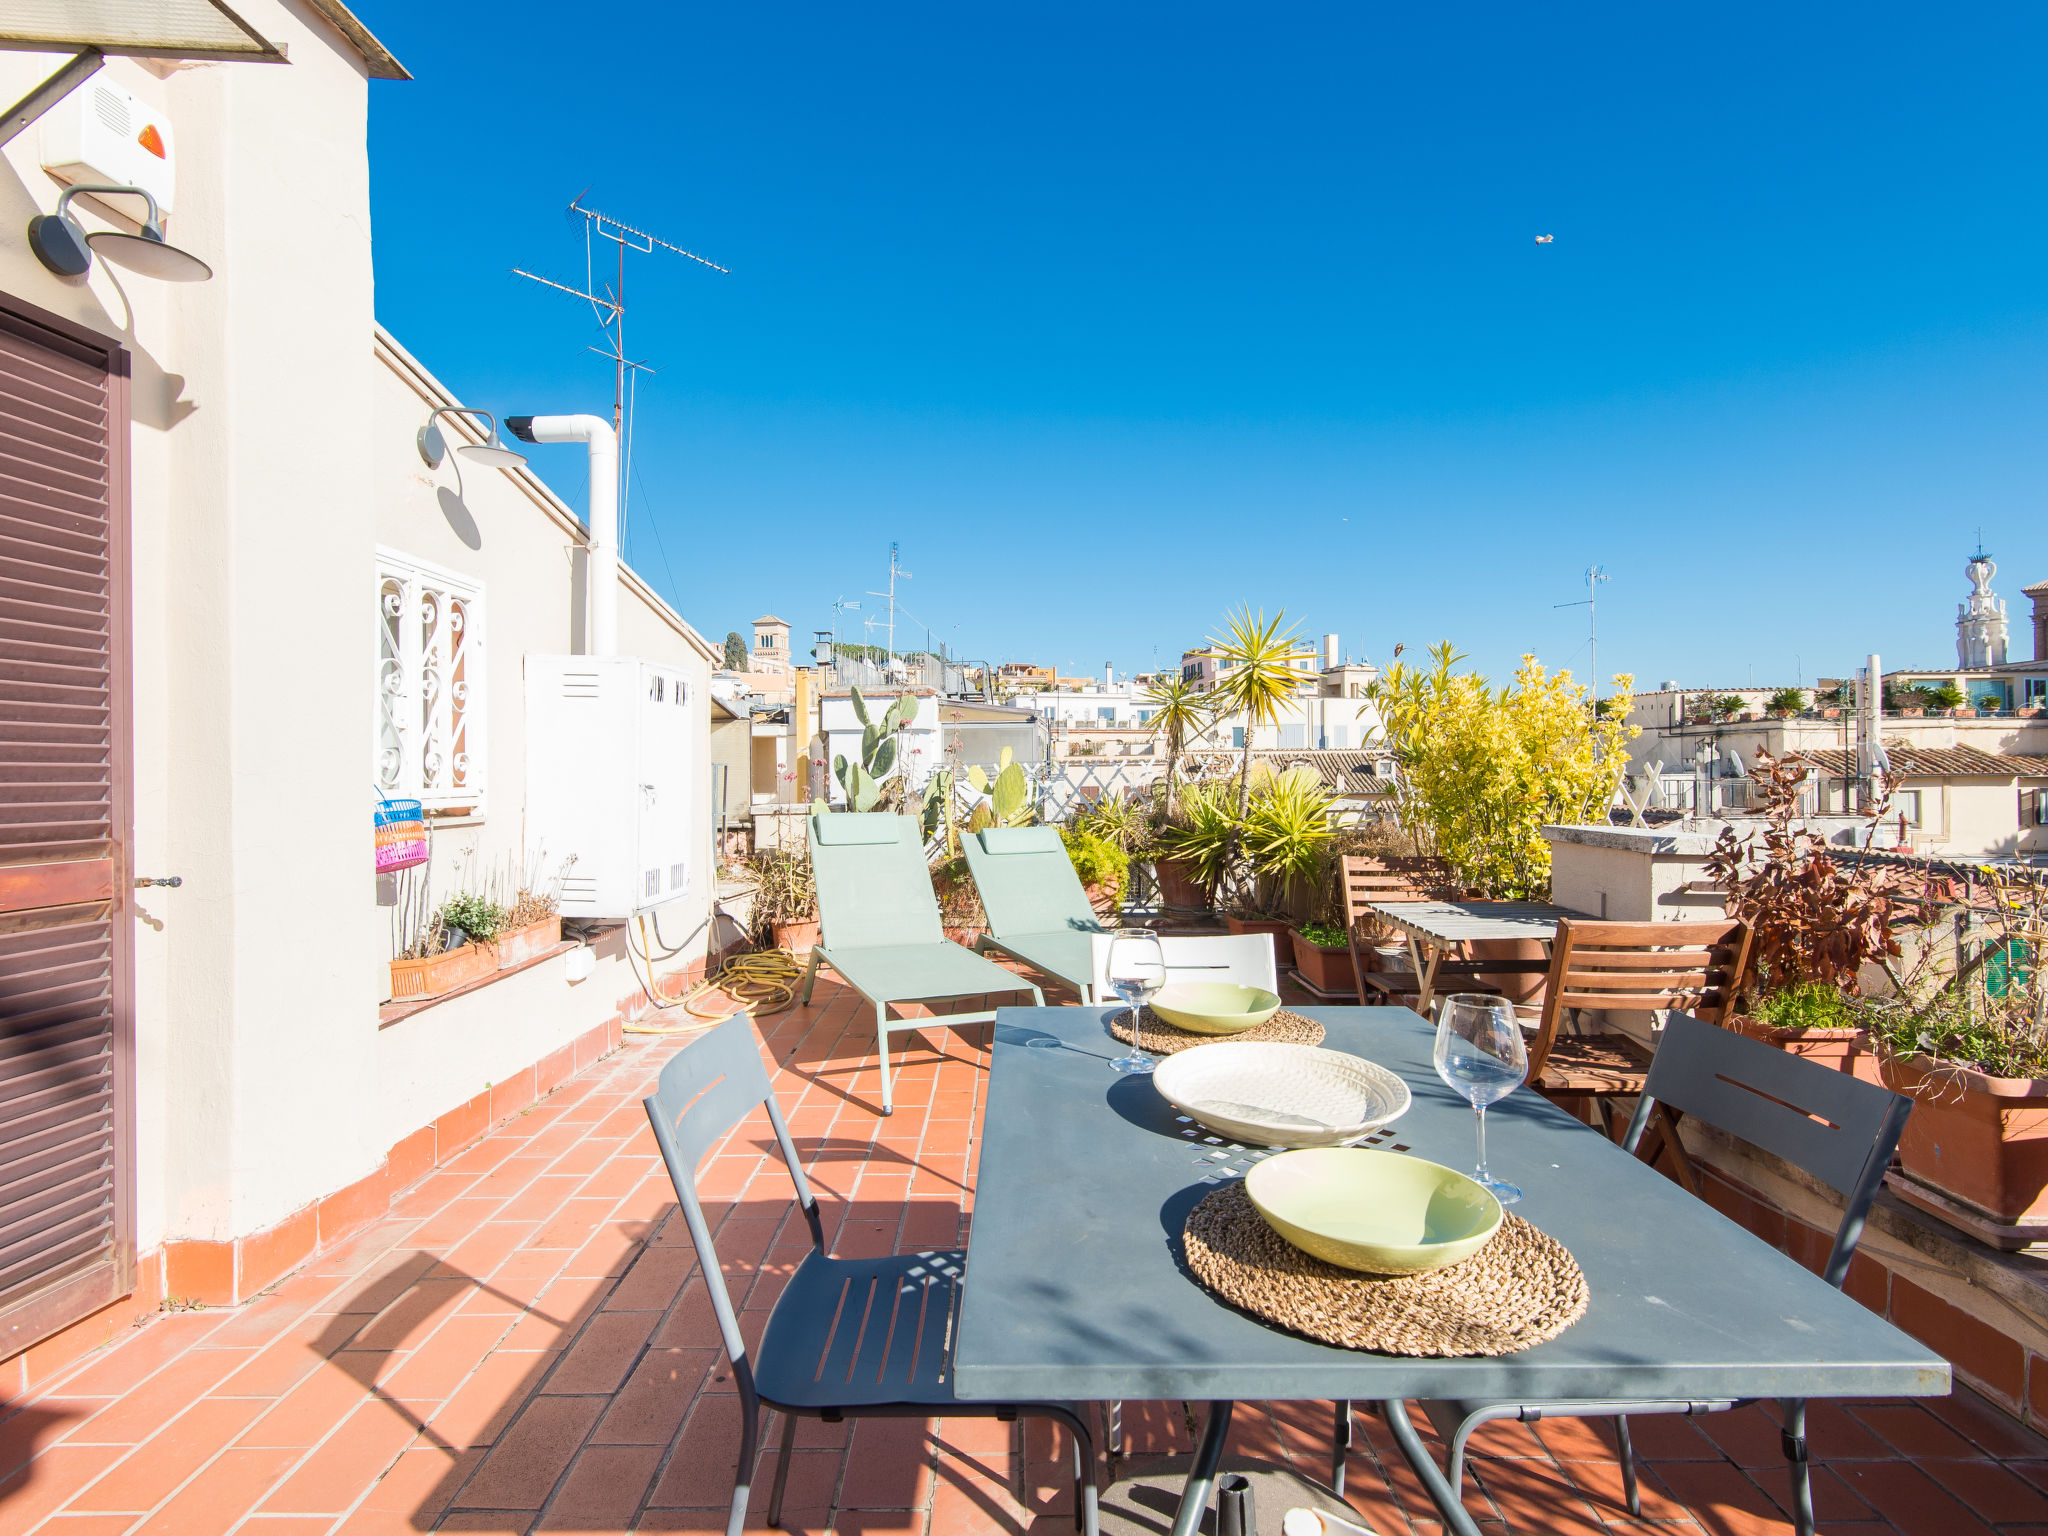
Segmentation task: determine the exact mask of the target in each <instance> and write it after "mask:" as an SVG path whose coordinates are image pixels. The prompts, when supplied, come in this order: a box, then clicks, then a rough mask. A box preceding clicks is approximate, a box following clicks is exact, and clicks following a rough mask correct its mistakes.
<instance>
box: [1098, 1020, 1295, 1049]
mask: <svg viewBox="0 0 2048 1536" xmlns="http://www.w3.org/2000/svg"><path fill="white" fill-rule="evenodd" d="M1109 1032H1110V1033H1111V1034H1112V1035H1115V1036H1116V1037H1117V1039H1119V1040H1121V1041H1123V1043H1124V1044H1125V1045H1130V1044H1132V1043H1133V1042H1132V1040H1131V1010H1130V1009H1128V1008H1126V1009H1124V1010H1123V1011H1122V1012H1120V1013H1118V1014H1117V1015H1116V1016H1115V1017H1114V1018H1112V1019H1111V1020H1110V1021H1109ZM1225 1040H1254V1041H1259V1042H1262V1043H1264V1044H1266V1045H1321V1044H1322V1043H1323V1026H1322V1025H1320V1024H1318V1023H1317V1022H1316V1021H1315V1020H1314V1019H1309V1018H1304V1017H1302V1015H1300V1014H1298V1013H1293V1012H1290V1011H1289V1010H1287V1009H1285V1008H1282V1009H1281V1010H1280V1011H1279V1012H1278V1013H1276V1014H1274V1015H1273V1017H1271V1018H1270V1019H1268V1020H1266V1022H1265V1023H1263V1024H1260V1025H1258V1026H1256V1027H1255V1028H1252V1029H1246V1030H1240V1031H1239V1032H1238V1033H1237V1034H1234V1035H1198V1034H1196V1033H1195V1032H1194V1031H1193V1030H1191V1029H1182V1028H1181V1027H1180V1026H1179V1025H1178V1024H1169V1023H1167V1022H1166V1020H1164V1019H1162V1018H1161V1017H1159V1015H1158V1014H1156V1013H1154V1012H1153V1011H1152V1010H1151V1009H1150V1008H1147V1009H1146V1010H1145V1042H1144V1043H1145V1049H1146V1050H1148V1051H1150V1052H1151V1053H1152V1054H1153V1055H1154V1056H1173V1055H1177V1054H1178V1053H1179V1052H1181V1051H1185V1050H1188V1049H1190V1048H1192V1047H1194V1046H1197V1045H1220V1044H1221V1043H1222V1042H1224V1041H1225Z"/></svg>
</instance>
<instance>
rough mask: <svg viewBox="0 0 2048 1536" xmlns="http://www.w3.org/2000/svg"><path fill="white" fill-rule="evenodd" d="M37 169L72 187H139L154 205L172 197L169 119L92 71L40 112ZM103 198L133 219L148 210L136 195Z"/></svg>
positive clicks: (174, 171)
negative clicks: (40, 152) (40, 141)
mask: <svg viewBox="0 0 2048 1536" xmlns="http://www.w3.org/2000/svg"><path fill="white" fill-rule="evenodd" d="M38 126H40V128H41V129H42V161H43V169H44V170H46V171H48V172H49V173H50V174H51V175H52V176H55V177H56V178H57V179H58V180H59V181H64V182H68V183H70V184H71V185H72V186H80V185H88V186H91V185H99V186H106V185H112V186H121V187H141V188H142V189H143V190H144V191H145V192H147V193H148V194H149V195H150V196H151V197H153V198H155V199H156V205H157V208H158V209H159V210H160V211H162V212H164V213H166V214H167V213H169V212H170V211H171V205H172V203H173V202H175V201H176V200H177V191H178V151H177V140H176V139H175V138H174V137H173V136H172V133H171V121H170V119H169V118H168V117H166V116H165V115H164V114H163V113H162V112H159V111H158V110H157V109H156V108H155V107H152V106H151V105H150V104H149V103H148V102H146V101H144V100H143V99H142V98H141V97H140V96H137V95H136V94H135V93H134V92H132V91H124V90H123V89H121V87H120V86H118V85H116V84H114V82H113V81H111V80H108V79H105V78H104V77H102V76H98V75H95V76H94V77H93V78H91V79H90V80H87V81H85V82H84V83H82V84H81V85H79V86H78V87H77V89H75V90H73V91H72V92H71V94H70V95H68V96H66V97H65V98H64V99H63V100H62V101H60V102H58V103H57V105H56V106H54V107H52V108H51V109H50V110H49V111H48V112H46V113H44V114H43V119H42V122H41V123H40V124H39V125H38ZM104 201H105V202H106V203H107V204H108V206H110V207H115V208H118V209H120V211H121V212H123V213H125V214H127V215H128V216H129V217H130V218H132V219H134V220H135V221H136V222H137V223H138V224H139V223H141V222H142V220H143V219H144V218H145V217H146V216H147V215H148V212H149V210H148V209H147V208H146V207H145V206H144V205H143V202H142V199H141V198H139V197H114V196H109V197H107V198H105V199H104Z"/></svg>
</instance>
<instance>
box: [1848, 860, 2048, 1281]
mask: <svg viewBox="0 0 2048 1536" xmlns="http://www.w3.org/2000/svg"><path fill="white" fill-rule="evenodd" d="M1979 881H1981V883H1979ZM1971 886H1972V888H1971V889H1966V890H1965V891H1964V892H1963V893H1962V896H1963V901H1964V903H1965V907H1964V910H1965V911H1967V912H1968V913H1969V914H1970V915H1971V921H1970V923H1969V924H1967V925H1965V931H1966V933H1967V934H1968V935H1969V937H1967V938H1966V940H1965V943H1964V946H1963V948H1962V949H1961V950H1960V951H1959V949H1958V946H1957V942H1956V932H1957V928H1956V925H1955V924H1954V923H1953V922H1951V921H1949V918H1950V917H1952V916H1953V913H1945V914H1944V915H1943V918H1942V919H1941V920H1940V921H1938V922H1937V924H1935V925H1934V926H1933V928H1932V929H1931V930H1930V932H1929V934H1928V939H1927V942H1926V943H1925V944H1924V946H1923V947H1922V949H1921V951H1920V954H1919V957H1918V959H1917V961H1916V963H1915V964H1914V965H1913V966H1911V967H1910V968H1909V969H1908V970H1907V972H1906V974H1905V975H1903V976H1901V977H1898V978H1897V980H1896V992H1895V995H1893V996H1892V997H1889V998H1883V999H1871V1000H1868V1001H1866V1003H1865V1004H1864V1005H1863V1007H1862V1009H1861V1010H1860V1011H1861V1013H1862V1015H1863V1022H1865V1024H1866V1025H1867V1026H1868V1028H1869V1029H1870V1032H1871V1034H1872V1036H1873V1037H1874V1038H1875V1040H1876V1042H1877V1045H1878V1049H1879V1053H1880V1065H1881V1068H1882V1071H1883V1077H1884V1082H1885V1084H1886V1086H1887V1087H1890V1088H1892V1089H1894V1090H1896V1091H1897V1092H1899V1093H1904V1094H1909V1095H1911V1097H1912V1098H1913V1100H1914V1104H1913V1114H1912V1118H1911V1119H1909V1120H1908V1121H1907V1122H1906V1130H1905V1134H1904V1135H1903V1136H1902V1137H1901V1138H1900V1141H1899V1161H1900V1164H1901V1166H1902V1167H1903V1169H1904V1171H1905V1174H1906V1177H1907V1179H1908V1180H1909V1181H1911V1182H1912V1183H1915V1184H1918V1185H1920V1186H1923V1187H1925V1188H1927V1189H1929V1190H1932V1191H1934V1192H1935V1193H1936V1194H1938V1195H1940V1196H1943V1197H1946V1200H1947V1201H1949V1202H1952V1203H1953V1204H1954V1205H1958V1206H1961V1207H1963V1208H1964V1210H1965V1211H1967V1212H1969V1213H1972V1214H1973V1215H1975V1216H1976V1217H1977V1218H1979V1225H1976V1226H1972V1227H1971V1228H1970V1230H1972V1231H1975V1232H1976V1233H1977V1235H1979V1236H1986V1237H1989V1239H1990V1240H1992V1241H2000V1242H2001V1245H2002V1246H2015V1245H2016V1244H2017V1243H2018V1242H2019V1241H2023V1240H2024V1235H2022V1234H2013V1233H2010V1232H2008V1233H2006V1234H2003V1235H2001V1234H1995V1233H1986V1232H1985V1231H1984V1230H1983V1226H1984V1225H1989V1226H1992V1227H2005V1228H2013V1227H2020V1226H2026V1227H2032V1228H2037V1229H2038V1228H2039V1227H2040V1226H2041V1225H2043V1224H2048V1038H2044V1037H2043V1034H2042V1032H2041V1029H2040V1025H2039V1023H2038V1020H2039V1019H2040V1018H2041V1016H2042V1003H2043V995H2042V994H2043V990H2044V989H2048V976H2044V975H2043V967H2042V965H2041V963H2040V961H2041V953H2040V944H2039V942H2038V940H2039V934H2040V932H2041V927H2040V924H2041V920H2042V916H2043V913H2042V906H2043V895H2042V893H2041V892H2040V891H2039V890H2038V889H2036V888H2035V887H2033V886H2032V885H2031V884H2030V883H2028V882H2027V881H2025V880H2023V879H2019V878H2015V877H2014V876H2013V875H2011V874H2009V873H2007V872H2005V871H2002V870H2000V869H1997V868H1996V867H1991V868H1988V869H1986V870H1984V871H1982V872H1980V875H1979V879H1978V880H1973V881H1972V882H1971ZM1973 898H1974V899H1973ZM1929 1208H1930V1209H1933V1210H1935V1211H1936V1213H1937V1214H1942V1215H1947V1214H1948V1212H1946V1211H1944V1210H1942V1208H1941V1206H1940V1205H1939V1204H1938V1203H1937V1204H1934V1205H1932V1206H1930V1207H1929ZM2034 1235H2038V1232H2037V1233H2036V1234H2034Z"/></svg>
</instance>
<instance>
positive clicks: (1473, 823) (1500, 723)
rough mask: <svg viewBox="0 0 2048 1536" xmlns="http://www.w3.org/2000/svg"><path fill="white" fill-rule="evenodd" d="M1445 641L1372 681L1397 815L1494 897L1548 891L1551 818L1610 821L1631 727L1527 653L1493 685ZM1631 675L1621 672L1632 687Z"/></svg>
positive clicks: (1459, 874) (1466, 879)
mask: <svg viewBox="0 0 2048 1536" xmlns="http://www.w3.org/2000/svg"><path fill="white" fill-rule="evenodd" d="M1462 660H1464V658H1463V657H1462V656H1460V655H1458V654H1457V653H1456V652H1454V651H1453V650H1452V649H1451V646H1450V642H1448V641H1446V642H1444V643H1443V644H1442V645H1439V646H1437V647H1435V648H1434V649H1433V650H1432V651H1431V652H1430V663H1429V665H1428V666H1427V667H1411V666H1408V665H1406V664H1405V663H1402V662H1398V661H1397V662H1395V663H1394V664H1393V666H1391V667H1389V668H1388V669H1387V671H1386V673H1385V674H1384V675H1383V676H1381V677H1380V678H1379V679H1378V680H1377V681H1376V682H1374V683H1373V685H1372V687H1371V688H1370V689H1369V690H1368V691H1367V697H1368V699H1369V701H1370V702H1371V704H1372V705H1374V706H1376V707H1377V709H1378V711H1379V716H1380V721H1381V729H1382V731H1383V733H1384V736H1385V741H1386V744H1387V745H1388V746H1389V747H1391V748H1392V749H1393V752H1394V756H1395V760H1396V762H1397V764H1398V766H1399V769H1400V778H1399V780H1398V781H1397V783H1396V786H1395V793H1394V808H1395V817H1396V819H1397V820H1398V821H1399V823H1400V825H1401V830H1402V831H1404V832H1406V833H1407V834H1408V835H1409V836H1410V837H1411V838H1413V839H1414V840H1415V844H1416V846H1417V847H1418V848H1419V849H1420V850H1421V851H1422V852H1423V853H1424V854H1426V855H1430V856H1433V857H1436V858H1439V859H1441V860H1443V861H1444V863H1445V864H1447V865H1448V866H1449V867H1450V870H1451V872H1452V874H1453V875H1454V876H1455V877H1456V878H1457V880H1458V881H1459V882H1461V883H1463V884H1466V885H1470V886H1476V887H1478V888H1479V889H1480V890H1481V891H1483V892H1484V893H1485V894H1486V895H1487V896H1488V897H1491V898H1493V899H1495V900H1516V899H1529V900H1541V899H1544V898H1546V897H1547V896H1548V895H1549V893H1550V845H1549V844H1548V843H1547V842H1545V841H1544V839H1543V833H1542V828H1543V826H1544V824H1545V823H1546V822H1575V821H1605V820H1606V819H1607V809H1608V807H1609V806H1610V805H1611V804H1612V803H1613V801H1614V791H1615V788H1616V787H1617V785H1618V784H1619V783H1620V780H1621V775H1622V774H1623V772H1624V771H1625V770H1626V769H1627V766H1628V751H1627V748H1628V743H1629V742H1630V741H1632V740H1634V739H1635V737H1636V736H1637V735H1638V734H1639V732H1638V731H1637V729H1636V727H1634V726H1632V725H1625V724H1623V723H1622V722H1621V721H1619V720H1617V719H1612V718H1602V719H1600V720H1598V721H1596V720H1594V718H1593V711H1592V708H1591V704H1590V701H1589V699H1588V697H1587V690H1586V689H1585V688H1584V687H1582V686H1580V685H1579V684H1578V683H1576V682H1574V681H1573V680H1572V675H1571V673H1570V672H1568V671H1564V672H1557V673H1550V672H1546V671H1545V670H1544V668H1543V664H1542V663H1541V662H1539V661H1538V660H1537V659H1536V658H1535V657H1534V656H1524V657H1523V658H1522V664H1521V666H1520V667H1519V668H1517V669H1516V671H1515V676H1514V681H1513V682H1511V683H1509V684H1508V685H1507V686H1506V687H1504V688H1498V689H1496V688H1495V687H1493V685H1492V684H1490V683H1489V682H1488V681H1487V680H1486V679H1485V678H1484V677H1482V676H1480V675H1479V674H1478V673H1476V672H1459V671H1456V670H1454V669H1455V668H1456V666H1457V664H1458V663H1459V662H1460V661H1462ZM1634 682H1635V679H1634V678H1632V677H1630V676H1629V675H1628V674H1626V673H1620V674H1617V675H1616V677H1615V679H1614V685H1615V688H1616V690H1617V691H1618V692H1620V693H1624V694H1625V693H1627V692H1628V691H1629V690H1630V688H1631V687H1632V686H1633V685H1634Z"/></svg>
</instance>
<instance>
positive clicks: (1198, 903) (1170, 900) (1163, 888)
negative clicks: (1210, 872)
mask: <svg viewBox="0 0 2048 1536" xmlns="http://www.w3.org/2000/svg"><path fill="white" fill-rule="evenodd" d="M1152 869H1153V872H1154V873H1155V874H1156V875H1157V876H1158V878H1159V899H1160V900H1161V901H1162V902H1164V903H1165V904H1166V908H1167V910H1168V911H1170V912H1175V913H1183V914H1188V915H1195V914H1199V913H1203V912H1207V911H1208V910H1209V892H1208V889H1207V888H1206V887H1205V886H1203V885H1202V883H1201V882H1200V881H1198V880H1196V879H1195V878H1194V866H1193V865H1191V864H1189V863H1188V862H1187V861H1186V860H1185V859H1155V860H1153V862H1152Z"/></svg>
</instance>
